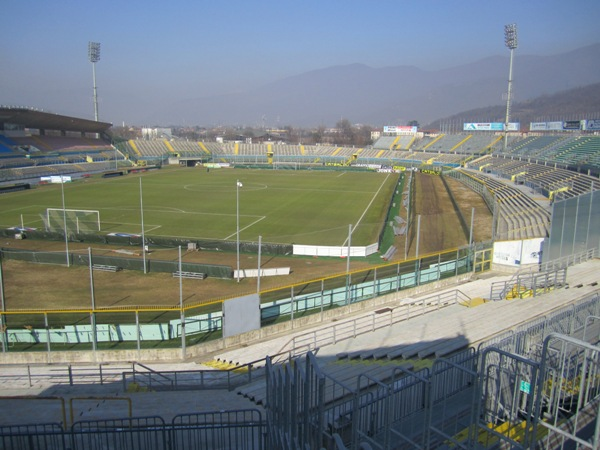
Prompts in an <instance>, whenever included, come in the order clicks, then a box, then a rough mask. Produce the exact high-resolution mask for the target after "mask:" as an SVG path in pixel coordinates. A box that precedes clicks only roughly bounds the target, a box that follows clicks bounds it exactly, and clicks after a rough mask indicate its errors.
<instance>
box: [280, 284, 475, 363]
mask: <svg viewBox="0 0 600 450" xmlns="http://www.w3.org/2000/svg"><path fill="white" fill-rule="evenodd" d="M470 301H471V299H470V297H469V296H468V295H466V294H464V293H463V292H461V291H460V290H459V289H454V290H452V291H449V292H443V293H440V294H434V295H429V296H427V297H422V298H418V299H412V298H407V299H404V300H403V301H402V302H401V304H400V305H399V306H396V307H384V308H381V309H379V310H376V311H374V312H372V313H371V314H369V315H367V316H362V317H358V318H356V319H351V320H346V321H343V322H336V323H334V324H333V325H330V326H328V327H323V328H319V329H318V330H313V331H310V332H307V333H304V334H300V335H296V336H294V337H293V338H292V339H290V341H289V342H288V343H286V344H285V345H284V346H283V347H282V349H281V351H280V353H286V354H287V353H289V354H290V355H291V356H293V357H296V356H301V355H304V354H306V353H308V352H309V351H314V350H316V349H318V348H319V347H323V346H326V345H333V344H336V343H337V342H340V341H344V340H346V339H352V338H355V337H356V336H358V335H361V334H365V333H371V332H373V331H375V330H378V329H380V328H385V327H389V326H391V325H393V324H395V323H398V322H403V321H406V320H409V319H410V318H412V317H417V316H421V315H423V314H427V313H429V312H432V311H438V310H439V309H441V308H445V307H447V306H452V305H456V304H459V303H461V304H468V303H469V302H470Z"/></svg>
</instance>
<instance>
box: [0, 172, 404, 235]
mask: <svg viewBox="0 0 600 450" xmlns="http://www.w3.org/2000/svg"><path fill="white" fill-rule="evenodd" d="M140 179H141V184H140ZM238 180H239V181H240V183H241V185H242V186H241V187H239V188H238V187H237V181H238ZM397 181H398V175H397V174H380V173H375V172H345V171H277V170H247V169H239V170H238V169H211V170H210V172H209V171H207V170H206V169H203V168H199V167H197V168H179V167H178V168H167V169H162V170H156V171H150V172H146V173H143V174H141V175H139V174H130V175H125V176H122V177H114V178H107V179H103V178H96V177H94V178H86V179H80V180H76V181H74V182H73V183H66V184H65V185H64V201H65V208H66V209H67V210H69V209H81V210H97V211H99V214H100V223H101V232H102V233H130V234H141V232H142V217H143V224H144V232H145V233H146V235H147V236H176V237H183V238H189V239H211V240H229V241H234V240H236V231H237V220H238V217H239V230H240V240H242V241H256V240H258V237H259V236H261V237H262V240H263V242H270V243H286V244H289V243H296V244H312V245H333V246H340V245H345V243H346V241H347V238H348V226H349V225H352V226H353V234H352V245H368V244H372V243H375V242H377V239H378V236H379V232H380V231H381V228H382V226H383V225H384V223H385V219H386V215H387V209H388V206H389V202H390V199H391V196H392V195H393V193H394V189H395V187H396V185H397ZM62 207H63V205H62V189H61V186H60V185H45V186H40V187H38V188H35V189H31V190H28V191H21V192H14V193H9V194H5V195H2V196H0V226H3V227H5V228H7V227H14V226H24V227H31V228H38V229H43V228H44V222H43V220H42V217H41V216H43V215H45V214H46V208H60V209H62ZM238 208H239V215H238Z"/></svg>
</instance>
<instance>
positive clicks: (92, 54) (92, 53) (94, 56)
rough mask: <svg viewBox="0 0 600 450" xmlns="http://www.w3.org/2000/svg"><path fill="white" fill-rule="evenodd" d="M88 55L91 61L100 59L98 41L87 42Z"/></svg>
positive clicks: (94, 61)
mask: <svg viewBox="0 0 600 450" xmlns="http://www.w3.org/2000/svg"><path fill="white" fill-rule="evenodd" d="M88 57H89V59H90V62H91V63H97V62H98V61H100V42H90V43H88Z"/></svg>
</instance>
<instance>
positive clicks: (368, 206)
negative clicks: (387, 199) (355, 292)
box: [342, 174, 390, 247]
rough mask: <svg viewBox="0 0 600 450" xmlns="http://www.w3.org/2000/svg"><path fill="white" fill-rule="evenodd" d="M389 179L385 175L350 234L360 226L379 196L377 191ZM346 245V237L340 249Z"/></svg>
mask: <svg viewBox="0 0 600 450" xmlns="http://www.w3.org/2000/svg"><path fill="white" fill-rule="evenodd" d="M389 177H390V174H387V175H386V177H385V179H384V180H383V181H382V182H381V185H380V186H379V189H377V192H375V194H374V195H373V198H371V201H370V202H369V204H368V205H367V207H366V208H365V210H364V211H363V213H362V215H361V216H360V218H359V219H358V222H356V223H355V224H354V226H353V227H352V233H354V230H355V229H356V227H357V226H358V225H359V224H360V222H361V221H362V220H363V217H365V214H367V211H368V210H369V208H370V207H371V205H372V204H373V202H374V201H375V198H376V197H377V194H379V191H381V189H382V188H383V185H384V184H385V182H386V180H387V179H388V178H389ZM347 244H348V238H347V237H346V239H345V240H344V243H343V244H342V247H343V246H344V245H347Z"/></svg>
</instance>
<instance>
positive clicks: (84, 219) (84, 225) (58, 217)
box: [42, 208, 100, 233]
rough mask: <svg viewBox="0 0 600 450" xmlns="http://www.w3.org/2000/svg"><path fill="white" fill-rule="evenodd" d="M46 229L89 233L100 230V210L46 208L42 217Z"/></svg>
mask: <svg viewBox="0 0 600 450" xmlns="http://www.w3.org/2000/svg"><path fill="white" fill-rule="evenodd" d="M42 218H43V219H44V224H45V226H46V230H47V231H64V229H65V228H66V229H67V231H70V232H72V233H91V232H97V231H100V211H90V210H85V209H64V210H63V209H60V208H46V215H45V217H44V216H43V217H42Z"/></svg>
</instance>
